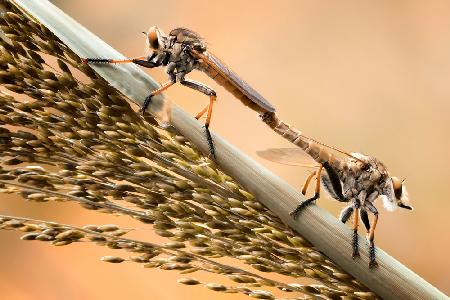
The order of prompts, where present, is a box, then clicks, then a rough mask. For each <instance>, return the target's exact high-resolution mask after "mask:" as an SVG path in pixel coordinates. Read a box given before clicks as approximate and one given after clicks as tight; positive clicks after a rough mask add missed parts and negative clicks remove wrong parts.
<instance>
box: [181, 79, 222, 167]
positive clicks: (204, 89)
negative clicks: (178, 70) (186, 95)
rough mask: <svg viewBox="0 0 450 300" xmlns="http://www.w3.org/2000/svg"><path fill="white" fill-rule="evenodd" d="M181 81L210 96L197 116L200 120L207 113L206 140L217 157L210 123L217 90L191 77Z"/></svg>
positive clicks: (211, 151) (213, 154) (212, 153)
mask: <svg viewBox="0 0 450 300" xmlns="http://www.w3.org/2000/svg"><path fill="white" fill-rule="evenodd" d="M180 83H181V84H182V85H184V86H187V87H189V88H191V89H194V90H196V91H199V92H201V93H203V94H205V95H208V96H209V104H208V105H207V106H205V107H204V108H203V109H202V110H201V111H200V112H199V113H198V114H197V115H196V116H195V118H196V119H197V120H198V119H200V118H201V117H202V116H203V115H204V114H205V113H206V121H205V134H206V140H207V141H208V146H209V152H210V153H211V155H212V156H213V157H214V158H215V157H216V153H215V148H214V142H213V140H212V136H211V133H210V132H209V124H210V122H211V116H212V110H213V105H214V101H216V98H217V96H216V92H215V91H214V90H213V89H212V88H210V87H208V86H207V85H204V84H203V83H200V82H197V81H194V80H189V79H184V78H183V79H181V81H180Z"/></svg>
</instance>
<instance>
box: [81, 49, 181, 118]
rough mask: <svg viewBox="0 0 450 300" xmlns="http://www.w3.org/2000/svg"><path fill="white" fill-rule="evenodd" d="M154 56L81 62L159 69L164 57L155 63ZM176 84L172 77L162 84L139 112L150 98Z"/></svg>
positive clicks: (150, 97)
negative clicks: (133, 64)
mask: <svg viewBox="0 0 450 300" xmlns="http://www.w3.org/2000/svg"><path fill="white" fill-rule="evenodd" d="M156 56H157V55H156V54H152V55H151V56H148V57H146V56H140V57H136V58H127V59H109V58H83V59H82V61H83V63H85V64H126V63H135V64H137V65H140V66H143V67H146V68H155V67H159V66H160V65H161V64H163V60H164V57H159V58H157V59H156V61H153V59H154V58H155V57H156ZM175 82H176V79H175V78H174V77H173V76H172V78H171V81H169V82H166V83H164V84H163V85H162V86H161V87H160V88H158V89H156V90H154V91H153V92H152V93H151V94H150V95H148V96H147V98H145V101H144V104H143V105H142V108H141V110H140V111H141V112H142V113H144V112H145V110H146V109H147V107H148V105H149V104H150V102H151V100H152V97H153V96H155V95H158V94H160V93H161V92H162V91H164V90H166V89H167V88H168V87H170V86H171V85H173V84H174V83H175Z"/></svg>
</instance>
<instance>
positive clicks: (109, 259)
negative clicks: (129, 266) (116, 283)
mask: <svg viewBox="0 0 450 300" xmlns="http://www.w3.org/2000/svg"><path fill="white" fill-rule="evenodd" d="M101 260H102V261H105V262H109V263H113V264H118V263H121V262H123V261H124V260H125V259H123V258H121V257H118V256H103V257H102V258H101Z"/></svg>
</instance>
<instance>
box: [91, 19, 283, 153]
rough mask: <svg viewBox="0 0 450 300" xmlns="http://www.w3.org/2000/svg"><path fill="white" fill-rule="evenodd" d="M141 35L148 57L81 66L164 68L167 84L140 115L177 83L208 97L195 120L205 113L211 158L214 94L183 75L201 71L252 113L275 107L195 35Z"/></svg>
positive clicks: (157, 31) (150, 32) (154, 29)
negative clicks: (102, 64)
mask: <svg viewBox="0 0 450 300" xmlns="http://www.w3.org/2000/svg"><path fill="white" fill-rule="evenodd" d="M144 34H145V36H146V42H147V47H148V54H147V55H145V56H141V57H137V58H133V59H125V60H114V59H105V58H86V59H84V60H83V61H84V62H85V63H135V64H138V65H141V66H143V67H146V68H155V67H159V66H166V72H167V75H168V76H169V81H167V82H166V83H164V84H162V85H161V87H159V88H157V89H156V90H153V91H152V92H151V93H150V95H148V96H147V98H146V99H145V101H144V104H143V106H142V109H141V111H142V112H143V113H144V112H145V110H146V109H147V107H148V106H149V104H150V102H151V101H152V97H153V96H156V95H158V94H160V93H161V92H163V91H164V90H166V89H168V88H169V87H170V86H172V85H173V84H175V83H176V82H177V81H178V82H180V83H181V84H182V85H184V86H187V87H189V88H192V89H194V90H197V91H199V92H201V93H203V94H205V95H208V96H209V104H207V105H206V106H205V107H204V108H203V109H202V110H201V111H200V112H199V113H198V114H197V115H196V116H195V118H196V119H199V118H201V117H202V116H203V115H204V114H205V113H206V122H205V131H206V138H207V140H208V145H209V150H210V152H211V154H212V155H213V156H215V150H214V144H213V141H212V137H211V134H210V132H209V124H210V122H211V115H212V109H213V103H214V101H215V100H216V92H215V91H214V90H213V89H212V88H210V87H208V86H207V85H205V84H203V83H201V82H197V81H194V80H190V79H187V78H186V74H188V73H189V72H191V71H192V70H194V69H197V70H200V71H203V72H204V73H205V74H206V75H208V76H209V77H211V78H212V79H214V81H215V82H217V83H218V84H220V85H221V86H223V87H224V88H225V89H226V90H228V91H229V92H230V93H232V94H233V95H234V96H235V97H236V98H238V99H239V100H241V102H242V103H243V104H244V105H246V106H248V107H250V108H251V109H253V110H254V111H256V112H258V113H260V114H264V113H267V112H275V108H274V107H273V106H272V105H271V104H270V103H269V102H268V101H267V100H266V99H264V98H263V97H262V96H261V95H260V94H259V93H258V92H257V91H255V90H254V89H253V88H252V87H250V86H249V85H248V84H247V83H246V82H245V81H243V80H242V79H240V78H239V77H238V76H237V75H236V74H235V73H234V72H233V71H231V70H230V69H229V68H228V67H227V66H226V65H225V64H224V63H222V62H221V61H220V60H219V59H218V58H217V57H215V56H214V55H213V54H211V53H210V52H209V51H207V47H206V44H205V42H204V41H203V40H202V38H201V37H200V36H199V35H198V34H197V33H196V32H194V31H192V30H190V29H187V28H182V27H179V28H175V29H173V30H172V31H171V32H170V33H169V35H166V34H164V33H163V32H162V31H161V30H160V29H159V28H158V27H156V26H153V27H151V28H150V29H149V30H148V32H147V33H145V32H144Z"/></svg>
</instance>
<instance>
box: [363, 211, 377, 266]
mask: <svg viewBox="0 0 450 300" xmlns="http://www.w3.org/2000/svg"><path fill="white" fill-rule="evenodd" d="M365 206H366V207H367V208H368V209H369V211H370V212H371V213H372V214H373V215H374V219H373V223H372V226H370V229H369V233H368V238H369V244H370V245H369V258H370V261H369V268H371V269H372V268H376V267H377V266H378V263H377V261H376V258H375V243H374V239H375V228H376V227H377V222H378V210H377V209H376V207H375V206H374V205H373V204H372V203H366V204H365Z"/></svg>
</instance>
